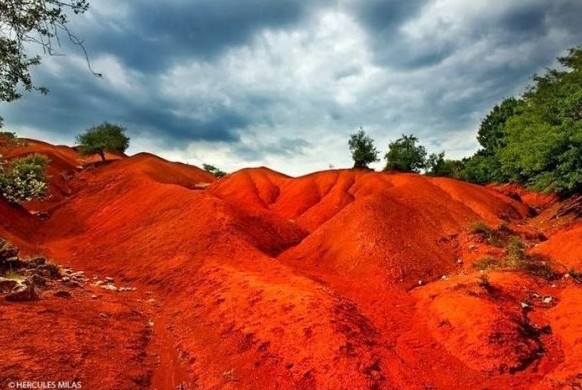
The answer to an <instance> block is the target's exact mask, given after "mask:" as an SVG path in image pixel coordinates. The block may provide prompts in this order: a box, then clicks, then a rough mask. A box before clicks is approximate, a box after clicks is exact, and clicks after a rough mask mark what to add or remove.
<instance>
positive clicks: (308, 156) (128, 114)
mask: <svg viewBox="0 0 582 390" xmlns="http://www.w3.org/2000/svg"><path fill="white" fill-rule="evenodd" d="M581 19H582V1H580V0H551V1H550V0H520V1H507V0H488V1H469V0H335V1H334V0H310V1H306V0H166V1H159V0H125V1H123V2H121V1H119V0H92V1H91V9H90V11H89V12H87V13H86V14H84V15H81V16H77V17H75V18H74V19H73V20H72V23H71V28H72V29H73V30H74V31H75V32H76V33H77V34H78V35H79V36H81V37H82V38H83V39H84V41H85V45H86V47H87V50H88V52H89V55H90V58H91V63H92V66H93V68H94V69H95V70H96V71H98V72H100V73H103V75H104V76H103V78H101V79H99V78H96V77H93V76H92V75H91V73H90V72H89V71H88V70H87V64H86V62H85V60H84V57H83V56H82V53H81V52H79V51H78V50H75V49H74V48H70V47H67V46H63V47H62V49H61V52H62V53H63V54H66V55H65V56H58V57H52V58H47V59H45V60H44V62H43V64H42V65H41V66H40V67H38V68H36V69H35V71H34V77H35V80H37V81H38V82H39V83H40V84H42V85H44V86H46V87H48V88H49V89H50V93H49V95H48V96H41V95H37V94H27V95H25V97H24V98H23V99H21V100H20V101H17V102H14V103H10V104H6V103H2V104H1V105H0V114H1V115H2V116H3V117H4V119H5V127H6V128H7V129H9V130H12V131H16V132H17V133H18V134H19V135H21V136H27V137H33V138H40V139H44V140H48V141H51V142H55V143H64V144H73V143H74V138H75V134H77V133H79V132H80V131H82V130H84V129H86V128H88V127H91V126H93V125H96V124H99V123H101V122H103V121H110V122H115V123H119V124H122V125H123V126H125V127H127V129H128V133H129V135H130V136H131V143H132V146H131V147H130V150H129V152H130V153H136V152H139V151H144V150H145V151H150V152H154V153H157V154H159V155H161V156H163V157H165V158H168V159H171V160H179V161H184V162H189V163H193V164H201V163H202V162H206V163H211V164H214V165H216V166H219V167H220V168H222V169H224V170H227V171H233V170H236V169H239V168H242V167H247V166H259V165H267V166H269V167H271V168H273V169H276V170H279V171H282V172H285V173H288V174H292V175H298V174H303V173H307V172H310V171H314V170H321V169H327V168H328V167H329V165H330V164H332V165H333V166H335V167H337V168H339V167H347V166H350V165H351V162H350V156H349V152H348V148H347V140H348V138H349V135H350V134H351V133H353V132H354V131H355V130H356V129H358V128H359V127H360V126H362V127H363V128H364V129H365V130H366V132H368V133H369V134H370V135H371V136H372V137H373V138H374V139H375V141H376V145H377V147H378V149H379V150H380V151H381V152H382V154H383V153H384V152H385V150H386V149H387V145H388V142H389V141H390V140H393V139H396V138H398V137H399V136H400V135H401V134H403V133H406V134H408V133H414V134H415V135H417V136H418V137H419V139H420V140H421V142H422V143H423V144H425V145H426V146H427V148H428V149H429V151H440V150H445V151H446V152H447V155H448V156H449V157H455V158H457V157H462V156H467V155H469V154H471V153H472V152H474V151H475V150H476V149H477V143H476V141H475V135H476V131H477V128H478V125H479V122H480V120H481V119H482V118H483V116H484V115H486V113H487V112H488V111H489V109H490V108H491V107H492V106H493V105H494V104H496V103H497V102H499V101H500V99H502V98H504V97H508V96H513V95H517V94H520V93H522V92H523V90H524V88H525V87H526V86H527V85H528V83H529V82H530V80H531V75H532V74H533V73H535V72H543V71H544V68H545V67H551V66H554V65H555V64H556V62H555V58H556V57H557V56H559V55H563V54H564V53H565V50H566V49H568V48H570V47H574V46H578V45H580V44H582V23H580V20H581ZM381 165H382V164H381V163H378V164H376V165H375V167H377V168H380V167H381Z"/></svg>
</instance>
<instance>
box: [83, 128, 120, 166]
mask: <svg viewBox="0 0 582 390" xmlns="http://www.w3.org/2000/svg"><path fill="white" fill-rule="evenodd" d="M77 142H78V143H79V152H80V153H81V155H83V156H90V155H92V154H98V155H99V156H101V159H102V160H103V161H105V152H113V153H123V152H125V151H126V150H127V148H128V147H129V137H128V136H127V135H125V128H124V127H122V126H119V125H115V124H111V123H108V122H104V123H102V124H100V125H99V126H95V127H92V128H90V129H88V130H86V131H85V132H84V133H81V134H79V135H78V136H77Z"/></svg>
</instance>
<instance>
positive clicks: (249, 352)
mask: <svg viewBox="0 0 582 390" xmlns="http://www.w3.org/2000/svg"><path fill="white" fill-rule="evenodd" d="M32 152H42V153H44V154H47V155H49V157H50V158H51V163H50V164H51V165H50V168H49V170H50V173H51V182H52V185H51V192H52V193H53V196H54V198H53V200H51V201H49V202H48V203H43V204H40V203H39V204H35V205H34V207H32V206H30V205H27V207H28V208H29V209H31V210H41V211H44V212H47V213H48V218H47V219H46V220H42V221H41V220H39V219H38V218H35V217H33V216H31V215H29V214H28V213H27V212H26V210H25V209H23V208H18V207H15V206H12V205H9V204H7V203H3V202H1V201H0V237H5V238H8V239H9V240H11V241H12V242H14V243H15V244H17V245H20V246H21V247H22V249H23V251H25V252H27V253H29V254H37V253H42V254H44V255H46V256H48V257H50V258H51V259H53V261H55V262H58V263H61V264H66V265H70V266H72V267H73V268H74V269H80V270H84V271H86V272H87V273H88V274H89V275H90V276H93V275H95V276H98V278H104V277H105V276H111V277H113V278H115V280H116V281H118V283H122V284H127V285H131V286H134V287H136V288H137V290H136V291H132V292H115V291H108V290H105V289H102V288H101V287H99V286H96V285H94V283H87V285H86V286H84V287H82V288H79V289H78V290H73V291H72V293H73V297H72V298H70V299H63V298H58V297H54V296H51V295H50V294H45V295H43V297H42V298H41V299H40V300H39V301H35V302H28V303H13V302H4V301H2V300H0V323H1V325H2V326H1V328H0V329H2V330H0V341H1V342H2V344H3V345H9V347H8V348H7V349H5V351H6V352H5V353H4V354H3V355H2V356H3V358H2V359H1V360H0V386H2V385H5V384H7V383H9V382H10V381H13V380H45V381H48V380H73V379H76V380H80V381H82V382H83V384H84V386H83V388H99V389H131V388H150V389H160V390H161V389H176V388H182V389H459V388H463V389H465V388H466V389H473V388H476V389H477V388H479V389H486V388H489V389H500V388H512V389H531V388H537V389H562V388H563V389H572V388H577V387H576V386H578V388H579V387H580V383H581V381H582V366H580V361H582V341H581V340H580V335H582V312H581V310H582V289H581V288H580V285H579V284H578V283H577V281H578V279H576V277H575V276H576V273H572V272H571V271H575V270H576V269H578V270H580V271H582V258H581V257H580V255H579V254H578V253H577V248H580V247H582V246H581V244H582V228H581V225H580V224H579V223H578V224H576V220H575V218H569V219H568V223H567V224H556V223H555V221H556V218H553V217H555V215H554V214H555V209H553V208H552V207H550V206H551V205H552V204H557V202H560V201H558V200H557V199H555V198H553V197H545V198H544V197H541V196H536V195H533V194H530V193H528V192H527V191H523V190H521V189H519V188H517V187H505V188H501V189H499V188H494V187H481V186H476V185H471V184H467V183H462V182H458V181H455V180H451V179H445V178H428V177H424V176H420V175H415V174H387V173H375V172H370V171H357V170H333V171H325V172H318V173H314V174H311V175H307V176H303V177H299V178H291V177H287V176H285V175H283V174H280V173H278V172H274V171H272V170H269V169H267V168H254V169H244V170H241V171H238V172H235V173H233V174H230V175H228V176H226V177H225V178H223V179H220V180H218V181H215V179H214V178H213V177H212V176H211V175H209V174H208V173H206V172H204V171H202V170H200V169H198V168H196V167H193V166H188V165H184V164H178V163H171V162H168V161H165V160H163V159H160V158H158V157H156V156H153V155H149V154H145V153H142V154H139V155H136V156H132V157H124V158H120V159H118V160H115V161H111V162H107V163H96V164H91V165H90V166H88V167H85V168H82V166H83V165H85V164H87V163H88V162H87V161H83V160H82V159H80V157H79V156H78V155H77V154H76V152H75V150H73V149H71V148H67V147H53V146H51V145H48V144H44V143H37V142H31V143H30V144H29V146H28V147H27V149H20V150H19V151H18V152H14V153H15V154H16V153H18V154H19V155H21V154H22V153H32ZM63 172H64V174H62V173H63ZM544 210H547V211H544ZM544 213H545V214H544ZM536 214H537V216H536ZM477 222H481V225H485V226H487V227H488V228H489V229H491V231H492V232H494V233H495V234H496V235H497V234H498V235H499V237H500V238H499V239H498V241H499V242H496V241H494V240H493V233H491V236H487V234H489V233H480V232H478V231H477V230H476V228H475V226H476V223H477ZM497 232H498V233H497ZM508 232H509V233H508ZM510 234H511V235H517V236H520V237H521V240H522V242H523V244H524V245H525V248H526V250H525V253H526V254H527V253H531V254H532V255H533V254H537V255H538V256H542V255H543V256H545V257H544V259H545V260H547V262H548V264H550V263H551V264H554V263H555V264H556V266H555V271H556V275H555V277H554V279H552V280H546V279H544V278H541V277H539V276H536V275H533V274H529V273H528V272H526V271H524V270H520V269H508V267H499V268H491V269H486V270H485V272H480V271H478V270H477V269H476V268H475V267H474V264H476V265H478V264H481V263H483V259H484V258H493V259H497V260H499V261H501V260H500V259H503V258H504V256H509V249H508V247H507V242H508V238H507V237H509V236H508V235H510ZM506 235H507V237H506ZM545 236H548V237H545ZM496 237H497V236H496ZM546 238H548V239H547V240H546ZM578 252H579V251H578ZM559 264H564V265H565V266H566V267H567V268H568V269H567V270H566V269H565V268H564V267H561V266H560V265H559ZM93 295H97V297H96V298H95V297H93Z"/></svg>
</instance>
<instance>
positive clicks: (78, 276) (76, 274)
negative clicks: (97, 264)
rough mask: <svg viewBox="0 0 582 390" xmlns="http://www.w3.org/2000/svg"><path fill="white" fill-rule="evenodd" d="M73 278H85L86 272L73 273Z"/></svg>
mask: <svg viewBox="0 0 582 390" xmlns="http://www.w3.org/2000/svg"><path fill="white" fill-rule="evenodd" d="M70 276H71V278H83V279H84V278H85V272H84V271H77V272H73V273H72V274H71V275H70Z"/></svg>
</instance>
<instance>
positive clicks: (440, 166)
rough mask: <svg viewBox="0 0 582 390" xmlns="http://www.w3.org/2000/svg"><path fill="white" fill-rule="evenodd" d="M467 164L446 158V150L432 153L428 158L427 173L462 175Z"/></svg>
mask: <svg viewBox="0 0 582 390" xmlns="http://www.w3.org/2000/svg"><path fill="white" fill-rule="evenodd" d="M464 169H465V164H464V163H463V162H462V161H459V160H447V159H445V152H440V153H438V154H436V153H432V154H431V155H429V156H428V158H427V159H426V174H427V175H429V176H447V177H454V178H456V179H458V178H460V177H461V174H462V172H463V170H464Z"/></svg>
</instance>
